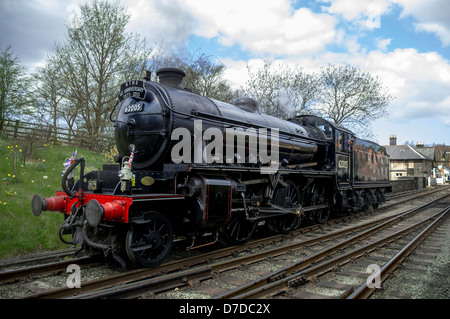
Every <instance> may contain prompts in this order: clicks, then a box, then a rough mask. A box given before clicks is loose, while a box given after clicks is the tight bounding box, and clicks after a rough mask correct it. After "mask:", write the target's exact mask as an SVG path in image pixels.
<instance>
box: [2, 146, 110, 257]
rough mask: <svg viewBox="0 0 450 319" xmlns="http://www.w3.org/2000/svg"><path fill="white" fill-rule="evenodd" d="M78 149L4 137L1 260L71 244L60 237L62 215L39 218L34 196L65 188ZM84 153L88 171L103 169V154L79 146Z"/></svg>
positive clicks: (51, 214) (50, 214) (52, 193)
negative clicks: (63, 175) (64, 178)
mask: <svg viewBox="0 0 450 319" xmlns="http://www.w3.org/2000/svg"><path fill="white" fill-rule="evenodd" d="M32 146H33V150H32V151H31V152H30V150H31V147H32ZM74 151H75V149H74V148H73V147H67V146H58V145H53V144H42V145H39V146H37V145H31V144H28V143H27V142H24V141H12V140H5V139H0V259H3V258H8V257H12V256H17V255H24V254H27V253H32V252H38V251H44V250H53V249H62V248H66V247H67V246H66V245H64V244H63V243H62V242H61V241H60V240H59V237H58V228H59V225H60V224H61V222H62V221H63V216H62V214H59V213H57V212H43V213H42V214H41V216H39V217H35V216H34V215H33V214H32V213H31V199H32V197H33V195H34V194H39V195H40V196H41V197H51V196H54V195H55V191H56V190H61V171H62V170H63V168H64V167H63V162H64V161H65V159H67V158H69V157H70V156H71V155H72V154H73V152H74ZM80 156H83V157H84V158H85V159H86V167H85V172H89V171H91V170H96V169H98V168H101V166H102V164H103V161H104V155H103V154H101V153H95V152H91V151H88V150H83V149H78V153H77V157H80ZM75 174H77V171H75ZM75 176H78V175H75Z"/></svg>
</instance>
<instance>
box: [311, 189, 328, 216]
mask: <svg viewBox="0 0 450 319" xmlns="http://www.w3.org/2000/svg"><path fill="white" fill-rule="evenodd" d="M326 203H327V200H326V187H325V184H316V185H314V186H313V205H322V204H326ZM329 217H330V208H323V209H319V210H317V211H315V212H314V220H315V221H316V222H317V223H319V224H323V223H325V222H326V221H327V220H328V218H329Z"/></svg>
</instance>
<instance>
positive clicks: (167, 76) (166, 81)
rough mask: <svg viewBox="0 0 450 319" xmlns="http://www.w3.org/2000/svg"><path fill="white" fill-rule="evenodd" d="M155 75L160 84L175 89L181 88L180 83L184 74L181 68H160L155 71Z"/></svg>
mask: <svg viewBox="0 0 450 319" xmlns="http://www.w3.org/2000/svg"><path fill="white" fill-rule="evenodd" d="M156 75H157V76H158V78H159V83H160V84H162V85H168V86H171V87H174V88H177V89H183V87H182V86H181V83H182V82H183V78H184V77H185V76H186V73H184V71H183V70H180V69H178V68H162V69H159V70H158V71H156Z"/></svg>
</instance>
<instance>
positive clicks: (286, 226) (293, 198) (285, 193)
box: [270, 181, 301, 234]
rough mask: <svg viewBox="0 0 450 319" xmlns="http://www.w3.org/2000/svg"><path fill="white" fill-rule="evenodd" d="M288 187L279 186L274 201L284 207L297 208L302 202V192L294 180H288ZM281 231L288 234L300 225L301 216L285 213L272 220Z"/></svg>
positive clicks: (273, 224)
mask: <svg viewBox="0 0 450 319" xmlns="http://www.w3.org/2000/svg"><path fill="white" fill-rule="evenodd" d="M286 184H287V185H286V187H279V188H278V189H277V190H276V191H275V194H274V196H273V203H274V204H275V205H278V206H281V207H284V208H297V207H298V206H299V204H300V192H299V191H298V188H297V186H296V185H295V183H294V182H293V181H286ZM270 223H271V225H272V226H273V227H274V228H275V229H276V230H277V231H279V232H280V233H283V234H288V233H289V232H291V231H292V230H293V229H295V228H297V227H299V226H300V223H301V217H300V216H297V215H295V214H285V215H282V216H280V217H276V218H274V219H272V220H271V221H270Z"/></svg>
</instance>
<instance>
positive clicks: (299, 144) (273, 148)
mask: <svg viewBox="0 0 450 319" xmlns="http://www.w3.org/2000/svg"><path fill="white" fill-rule="evenodd" d="M184 75H185V74H184V72H183V71H182V70H179V69H175V68H164V69H160V70H159V71H158V72H157V76H158V77H159V83H156V82H153V81H150V80H149V77H147V78H145V80H134V81H129V82H126V83H124V84H123V85H122V86H121V90H120V93H119V100H118V104H116V107H117V105H118V108H117V110H116V107H115V108H114V110H113V111H112V112H111V116H110V119H111V120H112V122H114V127H115V141H116V145H117V148H118V150H119V155H118V156H117V158H116V162H117V163H119V165H104V166H103V169H102V170H98V171H93V172H88V173H87V174H85V173H84V165H85V162H84V158H82V157H81V158H76V159H74V160H73V164H71V165H70V166H69V167H68V168H67V169H66V171H65V172H64V174H63V177H62V184H61V186H62V189H63V190H62V191H57V192H56V196H55V197H51V198H41V197H40V196H39V195H35V196H34V197H33V200H32V212H33V214H34V215H36V216H39V215H40V214H41V212H42V211H43V210H47V211H59V212H61V213H63V214H64V217H65V219H64V222H63V223H62V225H61V227H60V238H61V240H62V241H63V242H65V243H69V242H67V241H66V239H64V238H63V237H62V235H65V234H71V235H72V242H70V244H78V245H80V247H81V248H82V249H84V250H85V251H86V252H88V253H90V254H94V253H99V252H101V253H104V254H105V256H106V255H110V256H113V257H114V258H115V259H116V260H117V261H119V262H120V263H121V264H122V266H125V264H126V262H125V260H127V259H129V260H131V261H132V262H133V263H136V264H138V265H140V266H143V267H152V266H155V265H158V264H160V263H161V262H162V261H163V260H164V259H165V258H166V257H167V256H168V255H169V253H170V251H171V248H172V244H173V241H174V238H186V239H189V240H192V245H191V246H190V247H188V249H192V248H196V247H198V246H196V245H198V243H197V241H198V240H201V239H203V240H204V238H207V236H205V235H209V236H211V240H210V242H209V243H214V242H216V241H217V240H218V239H224V240H227V241H228V242H229V243H231V244H240V243H244V242H246V241H247V240H249V238H250V237H251V236H252V234H253V233H254V232H255V230H256V229H257V228H263V227H265V228H267V229H270V230H272V231H273V230H275V231H278V232H282V233H289V232H290V231H291V230H293V229H295V228H297V227H298V226H299V225H300V222H301V220H304V219H308V220H311V221H314V222H318V223H323V222H325V221H326V220H327V219H328V217H329V216H330V214H332V213H333V212H336V211H343V210H347V211H350V212H352V211H356V210H360V209H367V208H368V207H369V206H372V207H377V206H378V205H380V204H381V203H383V202H384V201H385V195H384V194H385V193H386V192H389V191H390V189H391V185H390V183H389V180H388V179H389V157H388V156H387V155H386V152H385V149H384V148H383V147H381V146H379V145H377V144H375V143H372V142H369V141H365V140H361V139H358V138H357V137H355V135H354V134H353V133H352V132H351V131H349V130H347V129H345V128H344V127H341V126H338V125H336V124H333V123H330V122H328V121H326V120H324V119H322V118H320V117H316V116H311V115H307V116H298V117H295V118H292V119H290V120H288V121H284V120H281V119H278V118H274V117H271V116H268V115H264V114H261V113H260V112H259V111H258V105H257V103H256V101H254V100H252V99H248V98H241V99H237V100H236V101H235V102H234V104H228V103H224V102H221V101H217V100H213V99H210V98H207V97H203V96H200V95H197V94H194V93H192V92H191V91H190V90H189V89H183V87H182V78H183V77H184ZM78 165H80V174H79V175H80V177H79V179H78V181H76V182H75V181H74V177H73V175H74V169H75V167H76V166H78ZM206 244H208V243H206ZM202 245H205V242H203V244H202Z"/></svg>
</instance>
